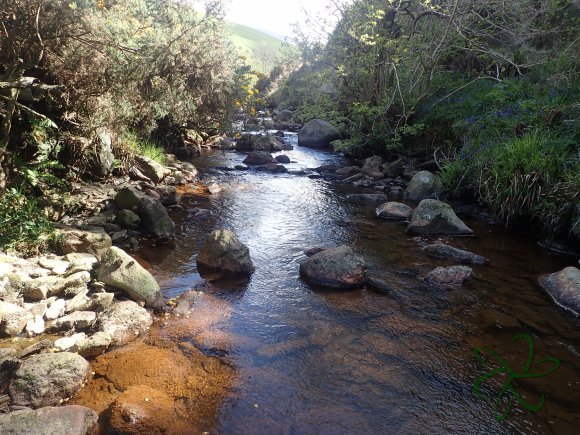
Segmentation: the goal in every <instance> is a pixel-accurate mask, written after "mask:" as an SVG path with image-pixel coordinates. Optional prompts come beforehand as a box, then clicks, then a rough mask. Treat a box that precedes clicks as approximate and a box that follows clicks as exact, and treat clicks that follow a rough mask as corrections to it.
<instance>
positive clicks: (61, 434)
mask: <svg viewBox="0 0 580 435" xmlns="http://www.w3.org/2000/svg"><path fill="white" fill-rule="evenodd" d="M98 419H99V416H98V415H97V413H96V412H95V411H93V410H92V409H89V408H85V407H84V406H78V405H71V406H60V407H45V408H40V409H37V410H33V409H22V410H20V411H14V412H11V413H9V414H3V415H0V429H1V430H2V434H4V435H21V434H34V435H89V434H92V433H93V430H94V429H95V428H96V427H97V420H98Z"/></svg>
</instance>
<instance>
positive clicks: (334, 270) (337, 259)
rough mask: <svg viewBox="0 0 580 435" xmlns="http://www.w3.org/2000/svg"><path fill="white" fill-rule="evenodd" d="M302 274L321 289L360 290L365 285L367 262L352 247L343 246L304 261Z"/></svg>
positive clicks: (301, 266)
mask: <svg viewBox="0 0 580 435" xmlns="http://www.w3.org/2000/svg"><path fill="white" fill-rule="evenodd" d="M300 273H301V274H302V275H303V276H304V277H305V278H306V279H307V280H308V281H309V282H311V283H313V284H314V285H317V286H320V287H328V288H339V289H350V288H360V287H362V286H363V285H364V283H365V262H364V259H363V258H362V257H361V256H359V255H357V254H355V253H354V252H353V250H352V249H351V248H350V247H348V246H344V245H343V246H339V247H337V248H330V249H327V250H324V251H322V252H319V253H318V254H315V255H313V256H312V257H308V258H306V259H304V260H302V261H301V262H300Z"/></svg>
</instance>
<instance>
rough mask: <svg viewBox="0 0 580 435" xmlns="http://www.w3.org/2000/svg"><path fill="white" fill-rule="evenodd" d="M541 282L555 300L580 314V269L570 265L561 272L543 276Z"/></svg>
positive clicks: (577, 314)
mask: <svg viewBox="0 0 580 435" xmlns="http://www.w3.org/2000/svg"><path fill="white" fill-rule="evenodd" d="M539 282H540V285H541V286H542V287H543V288H544V290H546V291H547V292H548V294H549V295H550V296H551V297H552V299H554V302H556V303H557V304H558V305H560V306H561V307H564V308H565V309H567V310H568V311H571V312H572V313H574V314H575V315H576V316H580V269H578V268H577V267H574V266H569V267H566V268H565V269H562V270H561V271H560V272H556V273H552V274H550V275H543V276H541V277H540V279H539Z"/></svg>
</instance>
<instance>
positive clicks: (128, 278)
mask: <svg viewBox="0 0 580 435" xmlns="http://www.w3.org/2000/svg"><path fill="white" fill-rule="evenodd" d="M98 279H99V281H101V282H104V283H105V284H107V285H110V286H112V287H115V288H118V289H121V290H123V291H124V292H125V293H126V294H127V295H128V296H129V297H130V298H131V299H133V300H135V301H138V302H140V301H143V302H145V303H146V304H147V305H150V306H156V305H158V304H159V301H160V299H161V292H160V289H159V284H157V281H156V280H155V278H154V277H153V275H151V274H150V273H149V272H148V271H147V270H145V269H144V268H143V267H142V266H141V265H140V264H139V263H138V262H137V261H136V260H135V259H133V257H131V256H130V255H129V254H127V253H126V252H125V251H123V250H122V249H120V248H117V247H115V246H113V247H112V248H110V249H109V250H108V251H107V252H105V254H104V255H103V258H102V259H101V267H100V269H99V276H98Z"/></svg>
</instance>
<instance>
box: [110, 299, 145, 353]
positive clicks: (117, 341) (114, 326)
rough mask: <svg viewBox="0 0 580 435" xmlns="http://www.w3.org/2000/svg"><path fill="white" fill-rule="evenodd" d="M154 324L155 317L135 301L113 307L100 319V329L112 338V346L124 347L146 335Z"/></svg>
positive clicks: (116, 304)
mask: <svg viewBox="0 0 580 435" xmlns="http://www.w3.org/2000/svg"><path fill="white" fill-rule="evenodd" d="M152 324H153V317H151V314H150V313H149V312H148V311H147V310H146V309H145V308H142V307H140V306H139V305H137V304H136V303H135V302H133V301H123V302H117V303H115V304H113V305H111V306H110V307H109V308H107V310H106V311H105V312H104V313H103V314H102V315H101V317H100V318H99V325H98V329H99V331H101V332H106V333H107V334H109V336H110V337H111V344H113V345H119V346H121V345H124V344H127V343H130V342H131V341H133V340H135V339H136V338H137V337H138V336H139V335H141V334H144V333H145V332H147V330H148V329H149V328H150V327H151V325H152Z"/></svg>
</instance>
